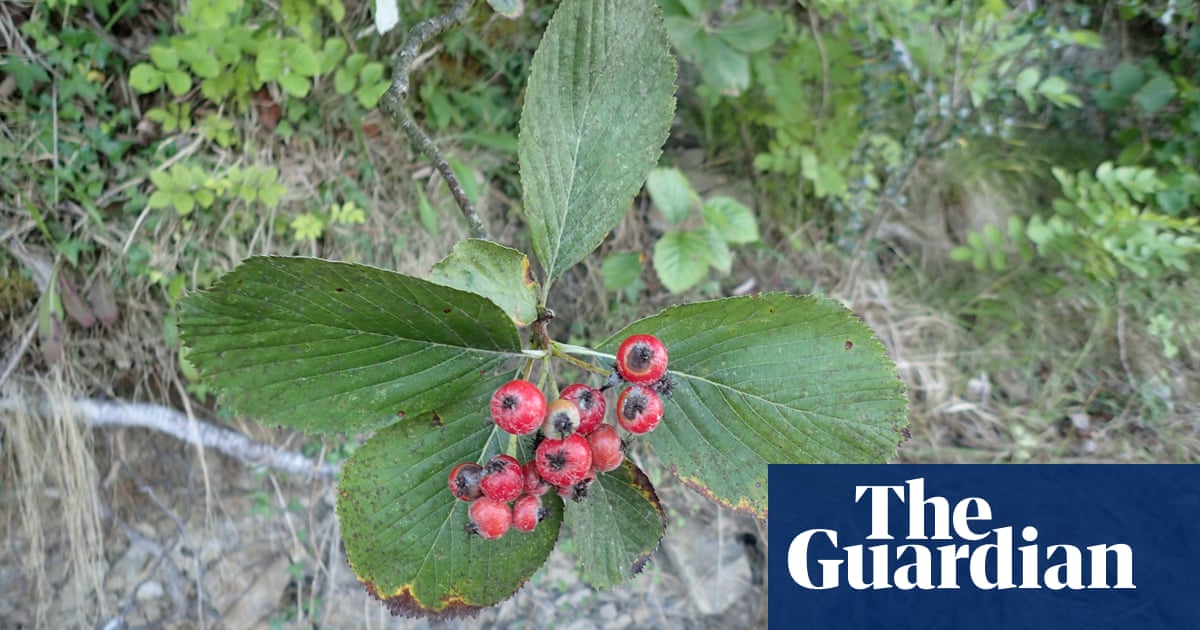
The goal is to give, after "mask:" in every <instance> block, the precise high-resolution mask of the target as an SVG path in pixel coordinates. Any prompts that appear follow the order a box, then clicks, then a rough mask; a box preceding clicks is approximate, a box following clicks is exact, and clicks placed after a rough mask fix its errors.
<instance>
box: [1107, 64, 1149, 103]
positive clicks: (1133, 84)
mask: <svg viewBox="0 0 1200 630" xmlns="http://www.w3.org/2000/svg"><path fill="white" fill-rule="evenodd" d="M1108 83H1109V85H1110V86H1111V87H1112V91H1113V93H1114V94H1116V95H1117V96H1119V97H1130V96H1133V94H1134V93H1135V92H1137V91H1138V90H1139V89H1141V87H1142V85H1143V84H1145V83H1146V77H1145V75H1143V74H1142V70H1141V68H1139V67H1137V65H1135V64H1132V63H1130V62H1128V61H1122V62H1121V63H1120V64H1117V67H1116V68H1113V71H1112V74H1110V75H1109V79H1108Z"/></svg>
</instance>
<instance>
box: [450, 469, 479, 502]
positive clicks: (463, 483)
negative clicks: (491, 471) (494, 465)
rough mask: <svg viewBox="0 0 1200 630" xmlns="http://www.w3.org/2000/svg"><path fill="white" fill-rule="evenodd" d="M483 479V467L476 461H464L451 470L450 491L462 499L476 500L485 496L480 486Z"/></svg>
mask: <svg viewBox="0 0 1200 630" xmlns="http://www.w3.org/2000/svg"><path fill="white" fill-rule="evenodd" d="M481 479H483V467H482V466H480V465H479V464H476V463H475V462H463V463H461V464H459V465H457V466H455V467H454V470H452V471H450V492H451V493H452V494H454V496H455V498H457V499H459V500H462V501H474V500H475V499H478V498H479V497H481V496H483V488H481V487H480V486H479V482H480V480H481Z"/></svg>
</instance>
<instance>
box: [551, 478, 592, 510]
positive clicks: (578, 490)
mask: <svg viewBox="0 0 1200 630" xmlns="http://www.w3.org/2000/svg"><path fill="white" fill-rule="evenodd" d="M595 480H596V474H595V473H593V472H589V473H588V474H587V476H586V477H584V478H583V479H580V480H579V481H576V482H575V483H573V484H571V485H569V486H563V487H561V488H559V489H558V496H560V497H562V498H564V499H570V500H572V501H574V502H576V503H579V502H580V501H582V500H583V499H584V498H585V497H587V495H588V489H589V488H591V487H592V482H593V481H595Z"/></svg>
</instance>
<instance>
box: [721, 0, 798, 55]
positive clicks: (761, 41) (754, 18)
mask: <svg viewBox="0 0 1200 630" xmlns="http://www.w3.org/2000/svg"><path fill="white" fill-rule="evenodd" d="M782 29H783V20H781V19H780V18H779V17H778V16H775V15H772V14H770V13H767V12H766V11H760V10H757V9H746V10H743V11H740V12H739V13H738V14H737V15H735V16H733V19H731V20H729V21H728V22H726V23H725V24H722V25H721V26H720V27H719V28H718V29H717V30H716V33H715V35H716V36H717V37H720V38H721V39H722V40H724V41H725V43H726V44H729V46H730V47H731V48H733V49H735V50H738V51H740V52H743V53H756V52H761V51H763V50H766V49H768V48H770V47H771V46H773V45H774V44H775V40H776V39H778V38H779V32H780V30H782Z"/></svg>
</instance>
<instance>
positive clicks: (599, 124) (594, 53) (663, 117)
mask: <svg viewBox="0 0 1200 630" xmlns="http://www.w3.org/2000/svg"><path fill="white" fill-rule="evenodd" d="M674 91H675V64H674V60H673V59H672V58H671V55H670V53H669V51H668V47H667V41H666V34H665V32H664V30H663V26H662V18H661V16H660V14H659V12H658V8H657V7H656V6H655V4H654V2H653V0H564V1H563V2H562V4H560V5H559V7H558V10H557V11H556V12H555V14H554V17H553V18H552V19H551V20H550V25H549V26H548V28H547V29H546V35H545V37H543V39H542V43H541V45H540V46H538V50H537V52H536V53H535V54H534V57H533V66H532V68H531V71H530V76H529V86H528V88H527V89H526V91H525V108H524V110H523V111H522V112H521V133H520V138H519V145H518V146H519V149H518V154H519V159H520V164H521V185H522V187H523V189H524V204H523V205H524V207H525V210H526V213H527V218H528V220H529V226H530V232H531V234H532V237H533V249H534V252H535V253H536V254H537V257H538V260H539V261H541V263H542V268H543V269H544V270H545V274H546V286H545V290H549V286H550V284H551V283H552V282H553V280H554V279H556V278H558V276H560V275H562V274H563V272H565V271H566V270H567V269H569V268H570V267H571V266H572V265H574V264H575V263H577V262H579V261H580V260H582V259H583V258H584V257H585V256H587V255H588V254H589V253H590V252H591V251H592V250H593V249H595V248H596V247H597V246H598V245H599V244H600V242H601V241H602V240H603V239H604V237H605V236H606V235H607V234H608V232H609V231H610V230H612V228H613V227H615V226H616V224H617V223H618V222H619V221H620V220H621V217H622V216H623V215H624V214H625V213H626V211H627V210H628V209H629V201H630V199H631V198H632V197H633V195H634V194H635V193H636V192H637V190H638V188H639V187H640V186H641V185H642V182H643V181H645V178H646V173H647V172H648V171H649V170H650V168H651V167H652V166H654V164H655V162H657V161H658V156H659V154H660V153H661V149H662V144H663V142H664V141H665V140H666V138H667V132H668V131H669V130H670V126H671V120H672V117H673V113H674V109H675V98H674V96H673V94H674Z"/></svg>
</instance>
